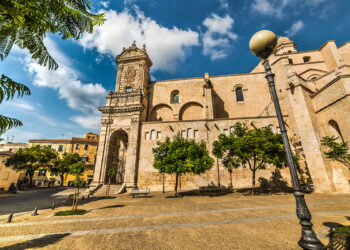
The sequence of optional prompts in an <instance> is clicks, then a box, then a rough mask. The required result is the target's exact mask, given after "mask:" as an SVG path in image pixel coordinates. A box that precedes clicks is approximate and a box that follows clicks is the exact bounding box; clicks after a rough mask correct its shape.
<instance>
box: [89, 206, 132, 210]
mask: <svg viewBox="0 0 350 250" xmlns="http://www.w3.org/2000/svg"><path fill="white" fill-rule="evenodd" d="M125 206H126V205H112V206H107V207H100V208H98V209H96V210H100V209H106V208H116V207H125Z"/></svg>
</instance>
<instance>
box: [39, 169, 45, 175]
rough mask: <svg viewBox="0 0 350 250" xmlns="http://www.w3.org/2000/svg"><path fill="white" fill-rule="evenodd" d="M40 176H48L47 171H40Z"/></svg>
mask: <svg viewBox="0 0 350 250" xmlns="http://www.w3.org/2000/svg"><path fill="white" fill-rule="evenodd" d="M38 176H46V169H40V170H39V173H38Z"/></svg>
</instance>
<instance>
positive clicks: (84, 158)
mask: <svg viewBox="0 0 350 250" xmlns="http://www.w3.org/2000/svg"><path fill="white" fill-rule="evenodd" d="M81 161H82V162H88V161H89V157H88V156H85V155H84V156H82V157H81Z"/></svg>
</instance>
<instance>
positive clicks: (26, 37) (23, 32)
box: [16, 28, 58, 70]
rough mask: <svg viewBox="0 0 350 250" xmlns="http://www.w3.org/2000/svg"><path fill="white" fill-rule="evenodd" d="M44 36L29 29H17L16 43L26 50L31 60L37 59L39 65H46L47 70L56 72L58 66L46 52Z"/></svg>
mask: <svg viewBox="0 0 350 250" xmlns="http://www.w3.org/2000/svg"><path fill="white" fill-rule="evenodd" d="M43 39H44V35H39V34H36V33H33V32H32V31H30V30H29V29H26V28H25V29H22V28H21V29H19V31H18V35H17V39H16V43H19V44H21V46H22V47H23V48H27V49H28V50H29V52H30V54H31V55H32V58H33V59H37V60H38V63H39V64H40V65H43V66H46V65H48V68H49V70H56V69H57V68H58V64H57V62H56V61H55V59H53V57H52V56H51V55H50V54H49V52H48V51H47V48H46V47H45V45H44V42H43Z"/></svg>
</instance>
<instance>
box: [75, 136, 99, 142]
mask: <svg viewBox="0 0 350 250" xmlns="http://www.w3.org/2000/svg"><path fill="white" fill-rule="evenodd" d="M72 142H98V139H86V138H79V137H72Z"/></svg>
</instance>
